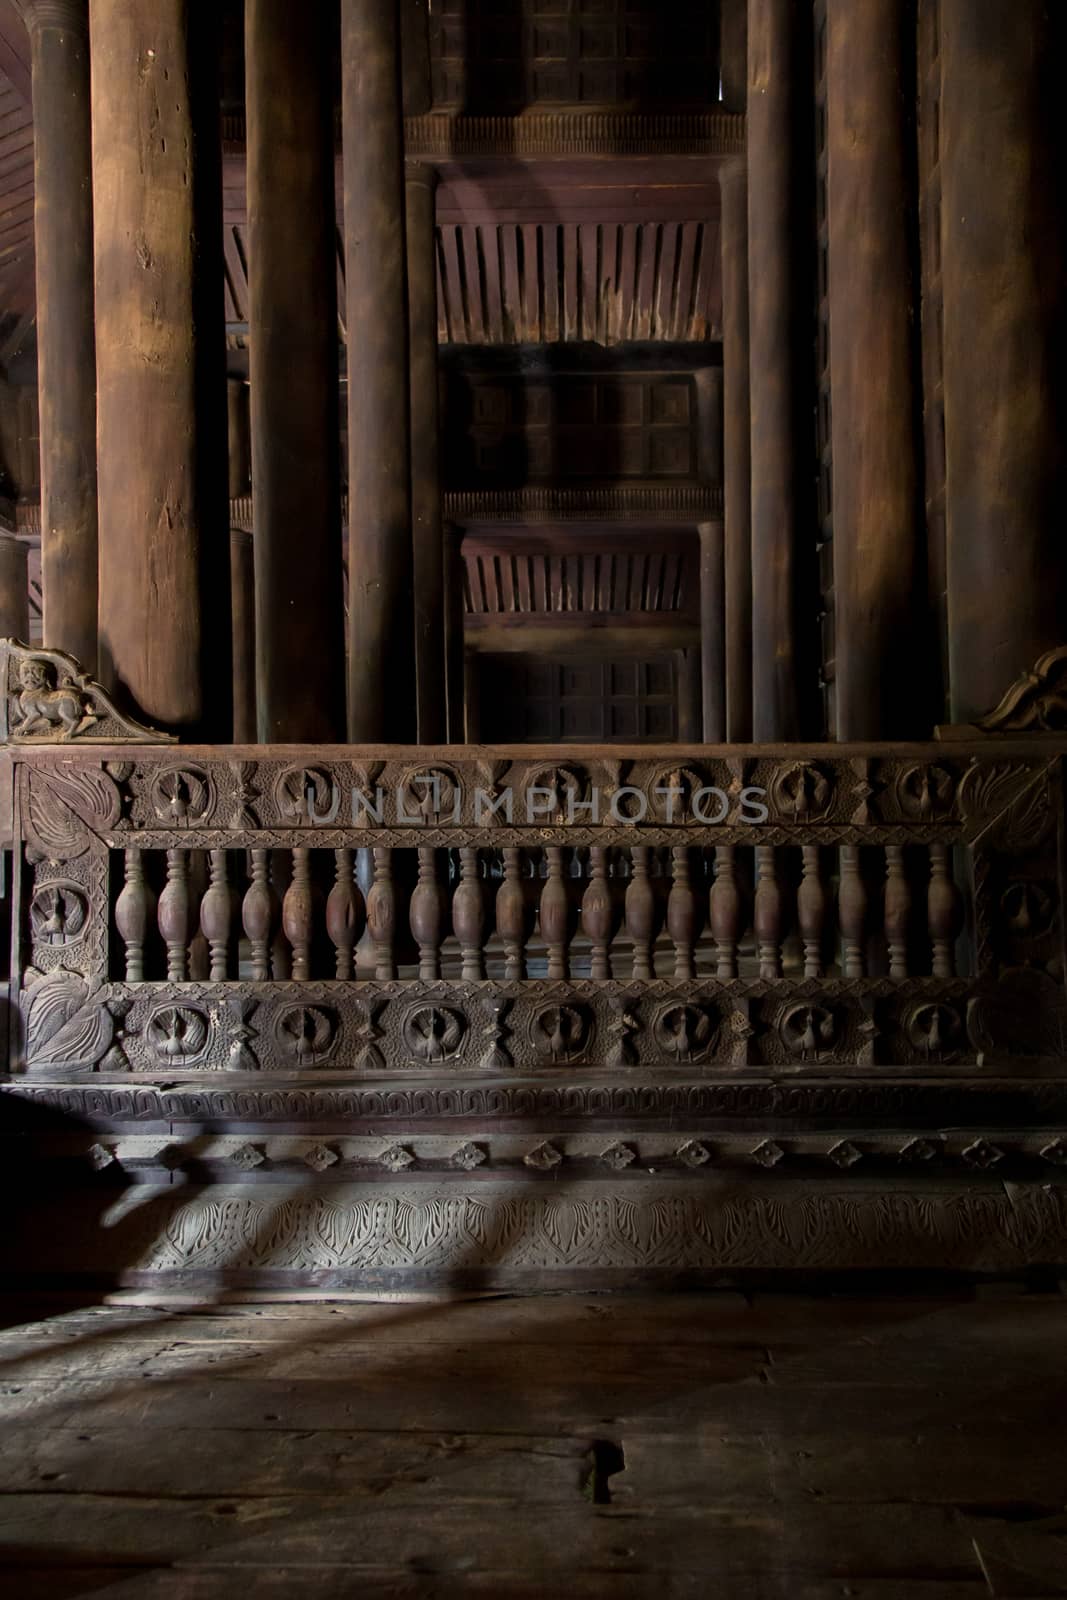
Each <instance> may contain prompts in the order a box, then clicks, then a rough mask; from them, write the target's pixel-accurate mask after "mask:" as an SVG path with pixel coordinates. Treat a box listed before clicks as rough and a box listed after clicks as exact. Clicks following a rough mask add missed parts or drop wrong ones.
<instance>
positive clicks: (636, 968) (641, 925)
mask: <svg viewBox="0 0 1067 1600" xmlns="http://www.w3.org/2000/svg"><path fill="white" fill-rule="evenodd" d="M630 866H631V870H632V873H633V876H632V877H631V879H630V882H629V883H628V884H627V886H626V932H627V933H628V934H629V936H630V940H631V943H632V944H633V950H634V959H633V976H634V977H635V978H653V977H655V970H654V965H653V956H652V945H653V942H654V940H655V937H656V894H655V890H654V889H653V887H652V884H651V881H650V879H649V876H648V845H647V844H637V845H634V847H633V849H632V850H631V852H630Z"/></svg>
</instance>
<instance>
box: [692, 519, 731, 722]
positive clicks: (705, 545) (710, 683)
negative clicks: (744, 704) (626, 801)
mask: <svg viewBox="0 0 1067 1600" xmlns="http://www.w3.org/2000/svg"><path fill="white" fill-rule="evenodd" d="M699 531H700V662H701V667H700V672H701V695H700V698H701V702H702V707H703V711H702V717H701V722H702V728H703V738H704V743H705V744H725V742H726V739H727V738H728V734H727V732H726V617H727V612H726V570H725V564H724V552H723V525H722V523H721V522H702V523H701V524H700V530H699Z"/></svg>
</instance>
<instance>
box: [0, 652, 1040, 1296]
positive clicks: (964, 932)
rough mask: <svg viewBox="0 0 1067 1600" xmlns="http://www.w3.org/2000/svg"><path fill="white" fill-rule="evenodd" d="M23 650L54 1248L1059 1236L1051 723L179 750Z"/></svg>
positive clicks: (4, 1250) (678, 1264) (1018, 1246)
mask: <svg viewBox="0 0 1067 1600" xmlns="http://www.w3.org/2000/svg"><path fill="white" fill-rule="evenodd" d="M4 651H6V652H7V658H6V664H5V663H4V662H0V671H2V670H6V671H7V674H8V677H7V689H8V693H7V696H6V699H4V702H3V717H4V718H5V719H6V723H5V727H4V728H3V729H0V736H2V735H3V734H4V733H5V732H6V736H7V741H8V750H7V759H8V760H9V761H10V762H11V764H12V767H13V776H14V784H13V789H14V811H13V837H14V851H13V856H12V870H11V874H10V881H9V883H8V891H9V906H10V927H11V949H12V960H11V977H10V982H9V1004H8V1020H9V1023H10V1026H9V1030H8V1032H9V1039H10V1046H9V1074H8V1076H7V1078H6V1079H5V1080H4V1082H3V1083H2V1084H0V1107H2V1109H3V1112H4V1120H3V1124H2V1126H0V1156H2V1161H3V1167H4V1170H5V1172H6V1173H7V1174H8V1175H9V1176H10V1175H11V1174H12V1173H17V1174H20V1176H19V1179H18V1182H17V1183H16V1185H15V1193H16V1195H17V1196H18V1197H19V1198H20V1199H21V1200H23V1201H25V1202H26V1203H27V1206H28V1211H29V1221H27V1223H26V1225H25V1226H26V1230H27V1233H28V1234H32V1245H31V1246H29V1253H30V1255H31V1257H32V1260H33V1263H34V1265H35V1269H36V1271H37V1272H38V1273H39V1274H42V1275H44V1276H48V1275H49V1274H51V1275H53V1276H54V1275H55V1274H57V1273H58V1274H60V1275H67V1274H69V1275H75V1276H85V1275H94V1274H95V1275H96V1276H97V1277H98V1278H102V1279H105V1280H106V1281H108V1282H120V1283H136V1284H142V1283H145V1282H149V1283H152V1284H153V1285H154V1284H156V1283H158V1282H160V1281H161V1280H160V1274H162V1275H163V1276H164V1278H166V1276H167V1275H168V1274H173V1273H176V1274H179V1275H180V1281H181V1283H182V1284H183V1285H185V1284H188V1283H190V1282H196V1283H204V1282H207V1283H209V1284H211V1285H214V1284H216V1283H218V1282H220V1281H224V1282H226V1283H227V1284H237V1285H238V1286H244V1285H248V1284H251V1285H253V1286H256V1287H261V1286H262V1285H263V1284H264V1283H269V1284H270V1285H271V1286H276V1285H277V1284H278V1283H285V1284H289V1285H297V1286H299V1287H307V1286H309V1285H310V1286H312V1287H326V1288H339V1287H340V1288H345V1287H352V1286H358V1287H359V1288H361V1289H362V1288H365V1287H367V1286H368V1285H375V1284H377V1285H399V1286H401V1287H403V1286H408V1285H410V1284H412V1283H413V1282H417V1283H420V1284H425V1283H434V1284H437V1285H440V1284H441V1283H442V1282H443V1283H445V1284H446V1285H450V1286H451V1285H455V1284H457V1283H460V1282H464V1281H466V1278H465V1276H464V1275H467V1276H469V1277H470V1278H471V1280H472V1281H476V1282H478V1283H484V1282H485V1281H486V1280H487V1279H488V1280H489V1281H492V1282H502V1281H506V1282H509V1283H521V1284H528V1285H535V1284H538V1283H542V1282H544V1281H546V1280H545V1274H546V1273H547V1274H549V1281H553V1282H556V1281H568V1282H570V1281H574V1280H573V1274H575V1273H579V1274H580V1275H581V1278H582V1281H583V1282H597V1283H600V1282H605V1283H618V1282H620V1281H629V1280H628V1279H627V1274H634V1273H636V1274H638V1275H641V1274H644V1273H645V1272H650V1271H655V1272H661V1271H663V1270H664V1269H670V1270H672V1271H674V1270H680V1271H685V1272H690V1271H699V1272H704V1271H709V1272H716V1271H720V1270H724V1269H728V1270H733V1269H741V1268H749V1267H754V1268H760V1269H762V1268H765V1267H775V1268H778V1267H805V1268H809V1267H814V1268H822V1267H834V1268H837V1267H853V1266H873V1265H885V1266H893V1267H907V1266H915V1265H922V1266H938V1267H941V1266H945V1265H951V1266H959V1267H965V1268H967V1269H968V1270H971V1269H974V1268H980V1269H983V1270H1006V1269H1017V1268H1018V1267H1019V1266H1023V1265H1030V1264H1034V1263H1038V1264H1047V1263H1050V1262H1051V1263H1062V1262H1063V1261H1064V1260H1067V1191H1065V1189H1064V1186H1063V1182H1062V1180H1063V1175H1064V1169H1065V1168H1067V1072H1065V1065H1064V1063H1065V1053H1067V1050H1065V1047H1067V1004H1065V996H1064V966H1065V963H1064V923H1063V916H1062V905H1063V888H1064V845H1063V833H1064V830H1063V820H1064V809H1063V791H1062V780H1063V772H1062V767H1063V760H1064V755H1065V753H1067V743H1065V742H1064V741H1063V740H1061V739H1060V738H1058V737H1057V736H1054V735H1051V734H1048V733H1043V734H1039V735H1034V736H1031V737H1026V738H1017V737H1015V736H1014V735H1012V734H1010V733H1005V734H1002V735H999V736H998V735H988V736H985V735H983V734H982V733H981V732H980V731H978V730H957V731H956V732H957V736H955V737H952V738H950V739H946V740H945V741H944V742H941V743H931V744H922V745H911V746H895V747H893V748H888V747H884V746H868V747H860V746H834V745H824V746H812V747H810V748H798V747H788V748H774V749H771V748H752V749H745V748H736V747H730V748H723V749H716V748H709V747H705V748H694V749H684V748H677V747H666V748H660V749H653V748H646V749H642V750H640V751H632V752H630V751H620V750H618V749H614V748H604V747H601V748H595V749H593V748H591V749H573V748H568V749H566V750H559V749H553V750H547V749H534V748H516V749H501V750H496V749H493V750H489V749H478V748H452V749H436V750H423V749H402V748H396V747H382V748H378V749H352V748H329V749H306V748H298V747H278V748H263V747H255V748H236V749H228V748H222V749H220V748H196V747H186V746H178V745H175V744H173V743H167V742H164V741H161V740H160V739H159V738H158V736H155V735H153V734H152V733H151V732H150V731H149V730H144V729H139V728H138V727H137V725H136V724H134V723H131V722H130V721H129V720H128V719H125V718H120V717H119V715H118V713H117V712H116V711H115V710H114V707H112V706H111V704H110V702H108V700H107V698H106V696H104V695H103V693H102V691H100V690H99V688H98V686H96V685H93V684H91V683H90V682H89V680H87V679H85V678H83V677H82V676H81V675H80V674H79V673H78V672H77V670H76V668H75V667H74V665H73V663H70V662H68V661H67V660H66V658H64V657H60V656H58V655H56V654H55V653H49V652H44V653H37V654H36V655H35V654H34V653H33V652H30V651H28V650H25V649H24V648H23V647H19V646H14V647H8V646H0V654H3V652H4ZM1043 681H1044V680H1043ZM1029 714H1030V712H1029V711H1027V715H1029ZM1013 715H1014V713H1013ZM127 1188H130V1189H131V1191H132V1192H134V1193H135V1194H136V1195H137V1196H139V1197H140V1199H139V1200H138V1203H137V1204H136V1205H134V1204H132V1203H125V1209H123V1206H122V1205H120V1204H119V1200H120V1197H121V1196H122V1195H123V1193H124V1191H125V1190H126V1189H127ZM113 1209H114V1213H115V1214H114V1215H113V1214H112V1212H113ZM102 1213H106V1217H107V1221H106V1224H105V1223H102V1222H100V1221H99V1218H100V1217H101V1214H102ZM116 1217H117V1218H118V1221H116ZM19 1232H20V1229H19V1227H18V1226H16V1227H13V1228H9V1229H8V1231H7V1237H6V1241H5V1240H4V1239H3V1238H0V1270H5V1271H10V1270H13V1268H12V1265H11V1261H10V1259H9V1258H10V1257H11V1254H12V1251H13V1249H14V1246H13V1244H12V1241H13V1240H17V1238H18V1236H19ZM25 1258H26V1247H23V1251H22V1254H21V1255H19V1254H18V1252H17V1251H16V1252H15V1262H14V1270H24V1263H25ZM556 1272H564V1273H565V1274H566V1275H567V1276H566V1278H565V1279H564V1280H560V1279H557V1278H554V1277H552V1276H551V1275H552V1274H554V1273H556ZM279 1274H280V1275H281V1276H280V1277H279V1276H278V1275H279ZM49 1281H51V1278H50V1279H49Z"/></svg>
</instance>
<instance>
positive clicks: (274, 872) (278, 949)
mask: <svg viewBox="0 0 1067 1600" xmlns="http://www.w3.org/2000/svg"><path fill="white" fill-rule="evenodd" d="M270 881H271V888H272V889H273V891H274V894H275V896H276V898H277V901H278V915H277V918H276V920H275V923H274V934H273V939H272V941H271V947H270V971H271V977H272V978H273V979H274V981H275V983H285V982H288V980H289V979H290V978H291V977H292V975H293V949H292V946H291V945H290V943H289V940H288V939H287V938H286V937H285V931H284V929H283V927H282V906H283V904H284V903H285V896H286V894H287V893H288V892H289V885H290V884H291V883H292V881H293V853H292V851H291V850H272V851H271V853H270Z"/></svg>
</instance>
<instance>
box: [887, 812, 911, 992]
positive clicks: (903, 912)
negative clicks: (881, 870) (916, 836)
mask: <svg viewBox="0 0 1067 1600" xmlns="http://www.w3.org/2000/svg"><path fill="white" fill-rule="evenodd" d="M910 921H911V887H910V885H909V883H908V879H907V876H906V874H905V871H904V849H903V846H901V845H899V844H887V845H886V847H885V937H886V944H887V945H888V946H889V976H890V977H891V978H906V977H907V976H908V925H909V923H910Z"/></svg>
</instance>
